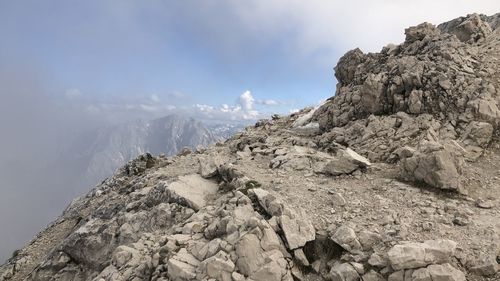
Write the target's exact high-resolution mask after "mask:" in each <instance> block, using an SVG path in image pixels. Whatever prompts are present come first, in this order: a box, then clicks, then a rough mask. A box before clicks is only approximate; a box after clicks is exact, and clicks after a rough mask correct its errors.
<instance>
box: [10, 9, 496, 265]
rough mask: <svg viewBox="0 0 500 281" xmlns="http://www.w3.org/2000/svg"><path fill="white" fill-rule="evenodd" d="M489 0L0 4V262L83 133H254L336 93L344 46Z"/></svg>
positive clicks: (55, 191)
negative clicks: (172, 127) (155, 129)
mask: <svg viewBox="0 0 500 281" xmlns="http://www.w3.org/2000/svg"><path fill="white" fill-rule="evenodd" d="M472 12H478V13H485V14H488V15H491V14H494V13H497V12H500V2H499V1H498V0H440V1H436V0H420V1H408V0H385V1H372V0H350V1H336V0H330V1H327V0H324V1H320V0H308V1H298V0H286V1H285V0H248V1H229V0H219V1H215V0H207V1H194V0H183V1H166V0H148V1H139V0H135V1H134V0H121V1H118V0H85V1H76V0H45V1H39V0H20V1H11V0H0V132H1V133H0V155H1V156H2V157H1V159H0V263H1V261H2V260H4V259H5V258H7V257H8V256H9V255H10V251H12V250H13V249H15V248H16V247H19V246H21V245H22V244H23V243H24V242H26V241H27V240H29V239H30V238H31V237H32V236H33V235H34V234H35V233H36V231H38V230H39V229H40V228H41V227H43V226H44V225H46V224H47V223H48V222H49V221H50V220H52V219H53V218H54V217H56V216H57V215H58V214H59V213H60V212H61V210H62V208H63V207H64V206H65V205H66V204H67V202H68V201H69V200H71V198H72V197H74V196H75V195H74V193H72V192H67V191H66V192H63V190H64V189H65V188H66V189H68V187H67V186H65V185H64V184H63V183H64V180H63V179H62V178H63V177H64V170H51V168H52V167H53V166H51V164H50V160H49V159H52V158H53V157H51V156H52V155H54V154H56V153H57V152H58V149H59V148H60V146H61V144H64V143H67V142H69V141H70V140H71V138H72V137H74V136H75V135H77V134H78V133H79V132H81V131H84V130H90V129H92V128H96V127H100V126H103V125H106V124H115V123H120V122H125V121H128V120H132V119H137V118H155V117H161V116H164V115H167V114H169V113H183V114H188V115H191V116H194V117H196V118H199V119H201V120H203V121H210V120H212V121H218V122H233V121H234V122H241V121H246V122H252V121H254V120H256V119H259V118H262V117H267V116H269V115H270V114H272V113H280V114H286V113H289V112H292V111H294V110H297V109H300V108H303V107H305V106H311V105H316V104H318V103H319V102H320V101H321V100H324V99H326V98H329V97H331V96H333V95H334V92H335V86H336V81H335V78H334V76H333V67H334V66H335V64H336V62H337V61H338V59H339V57H340V56H342V55H343V54H344V53H345V52H346V51H348V50H351V49H354V48H356V47H359V48H361V49H362V50H363V51H364V52H376V51H379V50H381V48H382V47H383V46H385V45H387V44H388V43H401V42H402V41H403V40H404V28H406V27H409V26H412V25H416V24H419V23H422V22H425V21H427V22H431V23H434V24H438V23H441V22H443V21H446V20H450V19H453V18H456V17H459V16H463V15H466V14H469V13H472Z"/></svg>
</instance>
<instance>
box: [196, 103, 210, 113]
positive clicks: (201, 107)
mask: <svg viewBox="0 0 500 281" xmlns="http://www.w3.org/2000/svg"><path fill="white" fill-rule="evenodd" d="M194 106H195V107H196V108H197V109H198V110H200V111H201V112H208V113H210V112H213V111H214V107H213V106H210V105H206V104H195V105H194Z"/></svg>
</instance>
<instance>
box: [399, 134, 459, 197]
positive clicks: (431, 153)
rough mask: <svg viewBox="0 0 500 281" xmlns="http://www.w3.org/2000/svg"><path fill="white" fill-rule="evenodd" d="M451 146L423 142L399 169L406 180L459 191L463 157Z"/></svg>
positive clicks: (403, 160)
mask: <svg viewBox="0 0 500 281" xmlns="http://www.w3.org/2000/svg"><path fill="white" fill-rule="evenodd" d="M456 150H457V149H454V148H453V147H452V146H451V145H441V144H438V143H435V142H425V143H424V144H423V145H421V146H420V147H419V149H418V152H416V153H414V154H413V155H412V156H411V157H408V158H403V159H402V160H401V163H400V168H401V172H402V175H403V177H405V178H406V179H407V180H412V181H420V182H425V183H427V184H428V185H430V186H432V187H436V188H440V189H451V190H457V191H461V182H460V179H461V177H460V175H461V173H462V167H463V164H464V162H463V157H462V156H461V155H459V154H458V153H457V151H456Z"/></svg>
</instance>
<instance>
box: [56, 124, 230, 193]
mask: <svg viewBox="0 0 500 281" xmlns="http://www.w3.org/2000/svg"><path fill="white" fill-rule="evenodd" d="M222 139H223V138H222V137H220V136H218V135H216V134H214V132H213V131H211V130H209V129H208V128H207V127H206V126H205V125H204V124H202V123H201V122H199V121H196V120H194V119H192V118H188V117H183V116H180V115H169V116H165V117H162V118H159V119H154V120H151V121H144V120H138V121H134V122H129V123H125V124H121V125H116V126H112V127H106V128H102V129H99V130H96V131H93V132H89V133H87V134H85V135H83V136H82V137H81V139H80V140H78V141H77V142H76V143H75V144H74V145H73V146H72V147H71V148H69V149H68V150H67V151H65V152H63V153H62V156H63V157H69V159H64V160H60V162H64V163H75V164H76V165H77V168H75V170H77V171H78V173H80V174H81V172H82V171H84V173H83V175H82V177H81V178H80V179H79V182H80V183H79V185H81V186H89V185H94V184H96V183H97V182H99V181H102V180H103V179H104V178H106V177H108V176H110V175H112V174H113V173H114V172H115V171H116V169H117V168H119V167H120V166H122V165H124V164H125V163H126V162H127V161H129V160H131V159H133V158H135V157H137V156H138V155H140V154H143V153H146V152H150V153H152V154H155V155H158V154H165V155H168V156H170V155H174V154H176V153H178V152H180V151H181V150H182V149H183V148H189V149H192V150H194V149H196V148H197V147H204V146H207V145H209V144H212V143H215V142H217V141H220V140H222ZM75 177H77V175H75Z"/></svg>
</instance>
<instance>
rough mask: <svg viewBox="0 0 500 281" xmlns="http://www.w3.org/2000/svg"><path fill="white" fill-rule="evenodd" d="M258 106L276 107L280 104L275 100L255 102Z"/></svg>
mask: <svg viewBox="0 0 500 281" xmlns="http://www.w3.org/2000/svg"><path fill="white" fill-rule="evenodd" d="M257 103H258V104H262V105H267V106H276V105H281V104H282V103H281V102H279V101H276V100H271V99H269V100H259V101H257Z"/></svg>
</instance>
